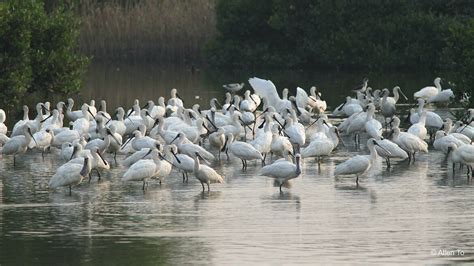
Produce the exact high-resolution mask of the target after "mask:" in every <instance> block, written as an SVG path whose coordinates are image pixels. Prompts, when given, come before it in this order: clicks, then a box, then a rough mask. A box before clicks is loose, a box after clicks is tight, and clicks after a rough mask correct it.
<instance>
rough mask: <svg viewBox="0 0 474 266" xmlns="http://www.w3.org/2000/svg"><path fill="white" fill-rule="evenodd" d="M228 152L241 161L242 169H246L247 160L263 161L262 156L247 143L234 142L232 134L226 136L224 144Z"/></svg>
mask: <svg viewBox="0 0 474 266" xmlns="http://www.w3.org/2000/svg"><path fill="white" fill-rule="evenodd" d="M225 147H227V149H228V151H230V152H231V153H232V154H233V155H234V156H235V157H237V158H239V159H240V160H241V161H242V168H243V169H245V168H247V160H263V156H262V154H261V153H260V152H259V151H258V150H257V149H255V147H253V146H252V145H250V144H249V143H246V142H243V141H235V140H234V135H232V133H227V134H226V144H225Z"/></svg>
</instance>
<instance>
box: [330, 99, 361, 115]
mask: <svg viewBox="0 0 474 266" xmlns="http://www.w3.org/2000/svg"><path fill="white" fill-rule="evenodd" d="M362 110H363V108H362V105H361V104H360V102H359V101H357V100H356V101H353V99H352V98H351V97H349V96H347V97H346V101H345V102H344V103H343V104H342V105H340V106H338V107H336V108H335V109H334V112H333V115H339V114H341V111H342V113H343V114H345V115H346V116H351V115H353V114H356V113H359V112H362Z"/></svg>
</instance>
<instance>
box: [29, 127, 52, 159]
mask: <svg viewBox="0 0 474 266" xmlns="http://www.w3.org/2000/svg"><path fill="white" fill-rule="evenodd" d="M33 139H34V140H31V141H30V143H29V144H28V148H30V149H33V148H37V149H39V150H41V156H42V157H43V160H44V152H45V151H46V149H48V148H50V147H51V144H52V141H53V139H54V132H53V130H52V129H49V128H47V129H45V130H41V131H38V132H36V133H35V134H33Z"/></svg>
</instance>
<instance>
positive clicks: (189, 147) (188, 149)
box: [171, 132, 214, 161]
mask: <svg viewBox="0 0 474 266" xmlns="http://www.w3.org/2000/svg"><path fill="white" fill-rule="evenodd" d="M175 141H176V146H178V149H179V152H180V153H184V154H187V155H188V156H194V154H196V152H199V154H202V156H203V157H204V158H206V160H209V161H210V160H214V155H212V153H210V152H208V151H207V150H206V149H204V148H203V147H201V146H199V145H196V144H194V143H191V142H190V141H189V140H188V139H187V138H186V136H185V135H184V134H183V133H182V132H179V133H178V134H176V137H175V138H174V140H173V141H171V143H173V142H175Z"/></svg>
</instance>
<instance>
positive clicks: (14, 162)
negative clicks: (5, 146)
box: [13, 155, 16, 167]
mask: <svg viewBox="0 0 474 266" xmlns="http://www.w3.org/2000/svg"><path fill="white" fill-rule="evenodd" d="M15 164H16V160H15V155H13V167H15Z"/></svg>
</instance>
